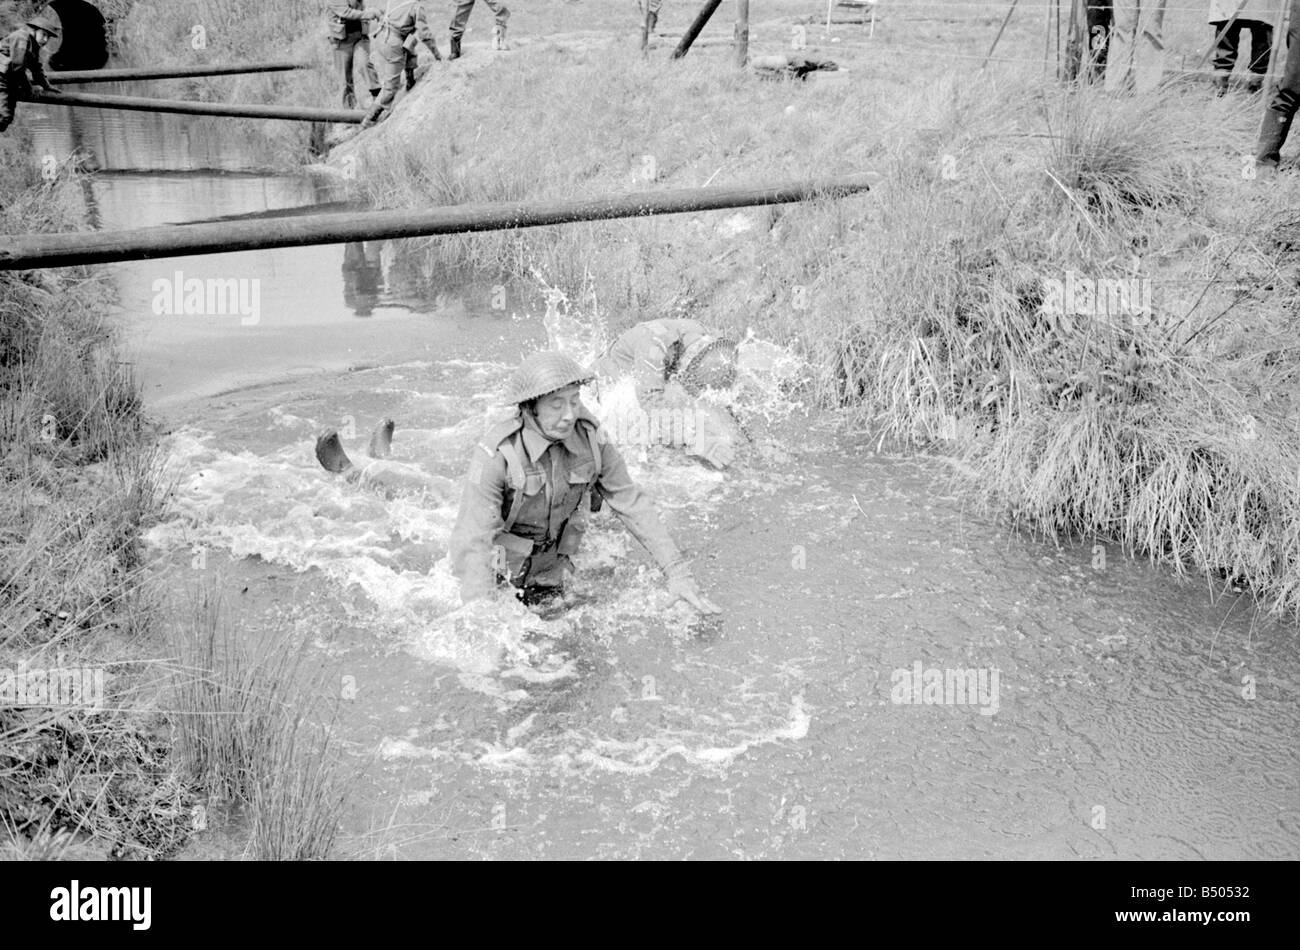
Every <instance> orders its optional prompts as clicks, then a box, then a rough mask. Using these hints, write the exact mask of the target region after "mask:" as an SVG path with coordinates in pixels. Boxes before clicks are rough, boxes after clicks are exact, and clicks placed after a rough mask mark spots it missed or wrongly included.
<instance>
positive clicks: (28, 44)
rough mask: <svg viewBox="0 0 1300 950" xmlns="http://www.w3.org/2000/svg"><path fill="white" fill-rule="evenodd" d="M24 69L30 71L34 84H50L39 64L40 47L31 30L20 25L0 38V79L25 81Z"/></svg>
mask: <svg viewBox="0 0 1300 950" xmlns="http://www.w3.org/2000/svg"><path fill="white" fill-rule="evenodd" d="M24 71H26V72H30V73H31V75H32V83H33V84H34V85H37V86H48V85H49V84H50V83H49V80H47V79H46V78H45V69H44V68H43V67H42V66H41V48H40V47H39V46H37V45H36V40H34V39H33V38H32V31H31V30H30V29H29V28H28V27H25V26H20V27H19V28H18V29H16V30H14V31H13V32H12V33H10V34H9V35H8V36H6V37H5V38H4V39H2V40H0V79H7V80H9V81H11V82H12V81H13V80H14V79H19V80H22V81H26V78H27V77H26V76H24V75H23V73H24ZM15 74H17V75H15Z"/></svg>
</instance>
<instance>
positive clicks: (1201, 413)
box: [332, 43, 1300, 616]
mask: <svg viewBox="0 0 1300 950" xmlns="http://www.w3.org/2000/svg"><path fill="white" fill-rule="evenodd" d="M853 67H854V68H855V69H856V70H857V71H858V75H856V76H855V77H854V79H853V81H852V82H833V81H832V82H824V83H820V84H814V83H808V84H801V83H797V82H796V83H765V82H761V81H758V80H757V79H755V78H753V77H751V76H746V75H743V74H740V73H737V72H734V71H732V70H731V69H730V68H729V67H728V66H725V65H724V64H723V63H721V62H719V60H718V58H717V57H713V58H709V57H708V56H706V55H699V56H692V57H689V58H688V59H687V60H685V61H683V62H679V63H667V62H661V61H657V60H649V61H640V60H639V59H637V58H636V57H634V56H631V57H630V56H629V51H628V50H626V49H622V48H618V47H609V48H603V49H584V50H577V51H575V50H573V49H569V48H566V47H565V46H564V44H562V43H556V44H551V45H539V46H536V47H534V48H531V49H527V50H521V51H518V52H515V53H512V54H509V56H501V57H500V58H498V59H493V60H491V61H490V62H487V63H485V64H482V63H481V64H480V65H479V66H478V67H477V68H475V69H473V70H470V69H465V70H458V69H456V68H455V67H453V68H451V69H449V70H446V71H445V72H444V73H441V74H439V76H440V79H439V81H438V82H430V83H426V84H423V85H422V86H421V87H418V88H417V90H416V91H415V93H414V94H413V95H412V96H411V97H410V98H409V99H408V100H407V102H406V103H405V105H403V106H400V107H399V108H398V109H397V111H396V112H395V113H394V115H393V116H392V118H391V119H390V120H389V121H388V122H386V123H384V124H382V125H381V126H380V127H379V128H378V129H376V130H375V131H374V132H370V133H366V134H364V135H362V136H359V137H358V138H356V139H354V140H353V141H351V142H349V143H347V144H346V145H344V146H343V147H341V148H340V149H338V150H336V154H335V155H334V156H333V157H332V161H334V162H337V163H343V164H347V165H350V166H351V168H352V169H353V170H354V171H355V173H356V174H357V176H358V179H359V181H361V182H363V183H364V186H365V187H366V188H367V189H368V191H369V194H370V196H371V198H372V200H373V201H374V203H375V204H376V205H378V206H381V207H402V208H407V207H427V206H428V205H430V204H435V205H439V204H459V203H464V202H478V201H505V200H527V199H543V198H566V197H575V196H578V195H583V196H589V195H592V194H605V193H619V192H624V191H628V190H633V189H641V188H646V189H652V188H671V187H683V186H692V185H701V184H704V183H706V182H709V183H712V184H740V183H746V184H748V183H753V182H757V181H782V180H785V179H799V178H802V177H805V176H806V174H807V171H808V170H809V169H815V170H816V172H817V173H818V174H822V175H827V176H834V175H835V174H837V173H848V172H859V171H863V170H874V171H878V172H880V173H881V181H880V183H879V186H878V187H877V188H876V189H875V190H874V191H873V193H872V194H871V195H870V196H867V197H859V198H852V199H846V200H843V201H838V202H825V203H814V204H810V205H807V206H791V207H788V208H781V209H774V210H771V211H762V212H744V213H739V214H734V215H723V214H713V215H696V216H674V217H666V218H655V219H647V220H643V221H617V222H606V223H596V224H584V225H571V226H565V227H563V228H537V229H528V230H523V231H519V232H495V233H487V234H480V235H466V236H464V237H460V238H450V239H449V238H437V239H428V240H426V241H423V242H421V241H410V242H407V244H406V248H407V249H406V250H405V251H404V253H407V254H414V255H416V256H417V258H418V259H419V263H420V265H421V266H422V267H423V269H424V271H425V272H426V273H434V272H436V273H440V274H445V273H449V272H450V273H455V274H459V275H464V276H470V275H472V276H474V277H475V278H477V279H480V280H491V279H507V278H512V277H523V276H526V275H530V274H531V275H535V276H540V277H541V278H542V279H543V280H544V281H545V282H546V283H548V284H550V285H552V286H554V287H556V288H558V289H559V290H560V291H562V292H563V293H564V294H565V295H566V297H567V298H568V300H569V301H570V303H571V304H572V305H574V306H575V307H576V308H577V309H578V310H579V311H580V312H581V313H582V314H583V315H584V316H585V317H587V318H592V319H595V320H597V321H603V322H605V323H606V324H607V325H608V328H609V332H610V333H611V334H612V333H615V332H617V331H618V330H620V329H622V328H624V327H626V326H627V325H629V324H631V323H632V322H635V321H636V320H640V319H646V318H650V317H657V316H666V315H690V316H692V317H694V318H697V319H700V320H702V321H704V322H706V323H711V324H714V325H717V326H720V327H723V328H726V329H728V330H731V331H733V332H735V333H737V334H743V333H744V332H746V330H747V328H753V329H754V330H755V331H757V332H758V333H759V334H760V335H762V336H764V337H767V338H769V339H774V340H776V341H778V342H781V343H787V344H791V345H794V346H796V347H798V348H799V349H800V350H801V351H802V352H803V353H804V354H805V355H806V356H807V357H808V359H809V361H810V363H811V365H812V367H813V373H812V378H811V379H810V380H809V383H808V388H807V392H806V395H809V396H811V397H812V398H814V399H815V400H816V402H817V403H818V404H819V405H821V406H822V407H824V408H827V409H834V410H837V411H839V412H842V413H843V418H844V419H845V421H846V424H847V429H848V430H849V431H861V432H869V433H872V434H873V435H874V436H876V437H879V438H880V439H882V440H888V441H891V442H893V443H894V444H897V445H901V446H905V447H908V448H911V449H920V450H928V449H935V450H938V451H940V452H944V453H948V454H951V455H952V456H954V457H955V458H956V459H958V460H959V461H960V463H961V465H960V468H961V471H962V472H963V473H964V478H963V481H964V482H965V484H966V488H967V489H968V490H969V492H970V494H971V497H973V498H975V499H978V500H979V501H981V502H982V503H984V504H985V505H987V506H989V507H990V508H991V509H994V510H1000V511H1005V512H1009V513H1010V514H1012V515H1013V516H1014V517H1015V518H1017V519H1018V520H1019V521H1020V522H1021V523H1022V524H1024V525H1025V526H1026V527H1028V528H1030V529H1032V530H1035V531H1040V532H1043V533H1045V534H1048V535H1050V536H1055V537H1060V538H1075V539H1079V540H1083V541H1085V542H1094V541H1095V542H1113V543H1116V544H1118V545H1120V546H1121V547H1122V548H1123V550H1125V551H1126V552H1128V553H1130V554H1133V555H1140V556H1145V557H1149V558H1151V559H1152V560H1155V561H1157V562H1160V563H1164V564H1167V565H1169V566H1171V567H1172V568H1174V569H1175V570H1177V571H1180V572H1181V571H1184V570H1194V571H1198V572H1202V573H1205V574H1206V575H1208V576H1209V577H1210V578H1211V585H1212V587H1216V588H1219V589H1226V588H1228V587H1231V586H1233V585H1238V586H1246V587H1248V588H1250V589H1251V590H1253V591H1254V592H1255V593H1256V594H1257V595H1258V596H1259V598H1260V601H1261V602H1262V603H1264V604H1266V605H1267V606H1268V607H1269V609H1271V610H1273V611H1275V612H1277V613H1280V614H1288V615H1291V616H1294V615H1295V614H1296V611H1297V610H1298V609H1300V527H1298V525H1300V498H1298V492H1297V485H1296V474H1295V473H1296V472H1297V471H1300V449H1297V445H1296V440H1295V438H1294V433H1295V432H1296V431H1297V428H1300V417H1298V416H1297V406H1296V402H1295V389H1296V376H1295V365H1296V354H1297V352H1300V350H1298V349H1297V347H1298V346H1300V338H1298V337H1297V334H1296V330H1295V328H1294V324H1293V321H1291V320H1290V319H1289V314H1290V313H1292V312H1294V308H1295V306H1296V303H1297V292H1296V283H1295V280H1294V279H1293V277H1291V276H1289V275H1291V274H1293V273H1294V261H1293V256H1294V255H1293V252H1292V251H1291V249H1290V248H1291V243H1290V240H1291V239H1290V238H1289V237H1288V235H1290V234H1291V233H1292V229H1293V227H1294V223H1293V221H1292V220H1291V216H1289V214H1288V212H1286V211H1285V210H1284V209H1285V208H1287V207H1288V206H1290V205H1293V204H1294V201H1295V198H1296V197H1297V195H1298V193H1300V183H1297V181H1296V180H1295V176H1293V175H1283V176H1282V177H1281V178H1279V179H1278V180H1277V181H1276V182H1270V183H1268V184H1267V185H1264V184H1260V183H1256V182H1254V181H1253V180H1250V179H1248V178H1245V177H1243V167H1244V166H1243V162H1242V157H1241V153H1242V152H1243V151H1244V150H1245V149H1246V148H1248V147H1249V143H1250V142H1251V141H1253V134H1254V132H1255V130H1256V128H1257V122H1258V107H1257V101H1256V100H1255V99H1254V98H1249V97H1246V96H1244V95H1229V96H1226V97H1223V98H1218V99H1216V98H1213V97H1212V96H1211V95H1209V94H1208V93H1207V92H1206V91H1205V90H1204V89H1202V88H1200V87H1197V86H1172V87H1168V88H1164V89H1161V90H1158V91H1154V92H1150V93H1146V94H1141V95H1127V96H1118V95H1115V94H1110V93H1106V92H1104V91H1103V90H1100V89H1095V88H1088V89H1081V90H1070V89H1062V88H1056V87H1052V86H1048V85H1044V83H1043V82H1042V80H1041V79H1040V78H1039V77H1037V76H1036V75H1033V74H1031V73H1027V72H1016V71H1014V70H1012V71H1002V72H994V71H989V72H988V73H984V74H978V75H974V76H962V77H956V76H949V77H935V78H931V79H921V80H918V79H917V78H916V77H908V78H907V79H906V80H904V79H902V78H901V77H898V76H896V75H892V74H890V73H889V71H888V70H886V69H884V68H882V67H879V66H877V67H873V66H872V65H871V64H870V63H869V62H865V61H858V62H855V63H853ZM832 75H833V74H832ZM865 89H870V90H871V92H872V94H871V95H863V94H862V93H863V91H864V90H865ZM506 117H509V118H508V119H507V118H506ZM484 155H491V156H493V160H492V161H491V162H485V161H483V160H482V156H484Z"/></svg>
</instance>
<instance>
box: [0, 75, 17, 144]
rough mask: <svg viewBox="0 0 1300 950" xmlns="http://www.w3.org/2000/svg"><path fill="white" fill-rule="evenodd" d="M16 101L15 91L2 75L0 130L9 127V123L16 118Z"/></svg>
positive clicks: (0, 84)
mask: <svg viewBox="0 0 1300 950" xmlns="http://www.w3.org/2000/svg"><path fill="white" fill-rule="evenodd" d="M14 101H15V96H14V93H13V91H12V90H11V89H10V88H9V85H8V83H6V82H5V81H4V76H3V75H0V132H3V131H4V130H5V129H7V128H9V123H11V122H13V120H14Z"/></svg>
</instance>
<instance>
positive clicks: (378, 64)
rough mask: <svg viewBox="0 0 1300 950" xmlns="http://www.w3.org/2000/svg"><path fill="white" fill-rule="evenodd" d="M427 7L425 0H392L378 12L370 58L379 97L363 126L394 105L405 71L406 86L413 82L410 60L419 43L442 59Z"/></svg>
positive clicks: (373, 122) (435, 56)
mask: <svg viewBox="0 0 1300 950" xmlns="http://www.w3.org/2000/svg"><path fill="white" fill-rule="evenodd" d="M424 7H425V5H424V0H390V2H389V4H388V7H387V8H386V9H385V10H384V12H383V13H381V14H380V15H379V26H378V27H377V28H376V29H375V32H374V34H373V35H372V36H371V41H372V42H371V51H370V58H371V60H372V61H373V62H374V64H375V69H376V71H377V72H378V73H379V85H380V89H379V98H378V99H376V100H375V102H374V104H373V105H372V106H371V107H370V112H369V114H367V115H366V117H365V119H363V120H362V122H361V127H362V128H363V129H368V128H370V127H371V126H372V125H374V124H375V123H376V122H378V121H379V119H380V117H381V116H382V115H383V113H384V110H385V109H388V108H389V107H390V106H392V104H393V100H394V99H396V98H397V87H398V86H399V85H400V84H401V82H402V76H403V74H405V75H406V77H407V83H406V88H407V89H410V88H411V86H412V84H413V82H414V80H413V69H414V66H413V64H412V63H411V60H413V59H414V57H415V48H416V44H417V43H423V44H424V45H425V46H427V47H428V48H429V52H431V53H433V58H434V59H439V60H440V59H442V54H441V53H439V52H438V43H437V41H436V40H435V39H434V36H433V30H431V29H429V18H428V16H427V15H426V13H425V8H424Z"/></svg>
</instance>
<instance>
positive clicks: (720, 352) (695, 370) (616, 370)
mask: <svg viewBox="0 0 1300 950" xmlns="http://www.w3.org/2000/svg"><path fill="white" fill-rule="evenodd" d="M737 354H738V348H737V345H736V342H735V341H734V340H731V339H728V338H726V337H723V336H721V335H718V334H715V333H714V331H712V330H710V329H709V328H708V327H706V326H704V324H702V323H700V322H699V321H697V320H689V319H671V318H665V319H659V320H647V321H644V322H642V323H638V324H637V325H636V326H634V327H632V328H631V329H630V330H628V331H627V332H625V333H624V334H622V335H621V336H620V337H619V338H618V339H617V340H615V341H614V343H613V344H612V345H611V346H610V347H609V348H608V349H607V350H606V351H605V352H604V353H603V354H602V355H601V356H600V358H599V359H597V360H596V362H595V363H594V364H592V372H593V374H594V375H595V376H597V377H599V378H600V379H602V380H603V381H606V382H612V381H616V380H618V379H620V378H631V379H632V380H633V382H634V384H635V386H636V396H637V401H638V403H639V412H640V413H641V414H647V413H651V412H660V411H661V410H665V409H668V410H673V409H675V410H678V411H684V412H689V413H690V415H691V417H692V420H693V421H694V422H695V423H696V424H695V425H694V426H692V429H693V438H692V439H691V444H690V445H689V446H687V447H686V448H687V453H688V454H689V455H692V456H693V457H695V458H699V459H701V460H702V461H704V462H706V463H708V464H709V465H711V466H712V467H714V468H727V467H728V466H729V465H731V463H732V462H733V461H735V457H736V446H737V444H738V443H739V442H740V441H741V440H742V439H743V437H744V436H743V433H742V432H741V430H740V428H739V425H738V424H737V423H736V422H735V420H734V419H733V418H732V417H731V415H730V413H728V412H727V410H726V409H725V408H723V407H721V406H717V405H713V404H712V403H709V402H707V401H702V400H701V399H700V398H699V397H700V396H701V395H702V394H703V392H704V391H705V390H714V391H718V392H722V391H726V390H729V389H730V388H731V387H732V386H733V385H734V384H735V381H736V362H737ZM606 421H607V422H608V421H610V420H608V419H607V420H606ZM618 428H623V427H618ZM642 437H645V434H644V433H642Z"/></svg>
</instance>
